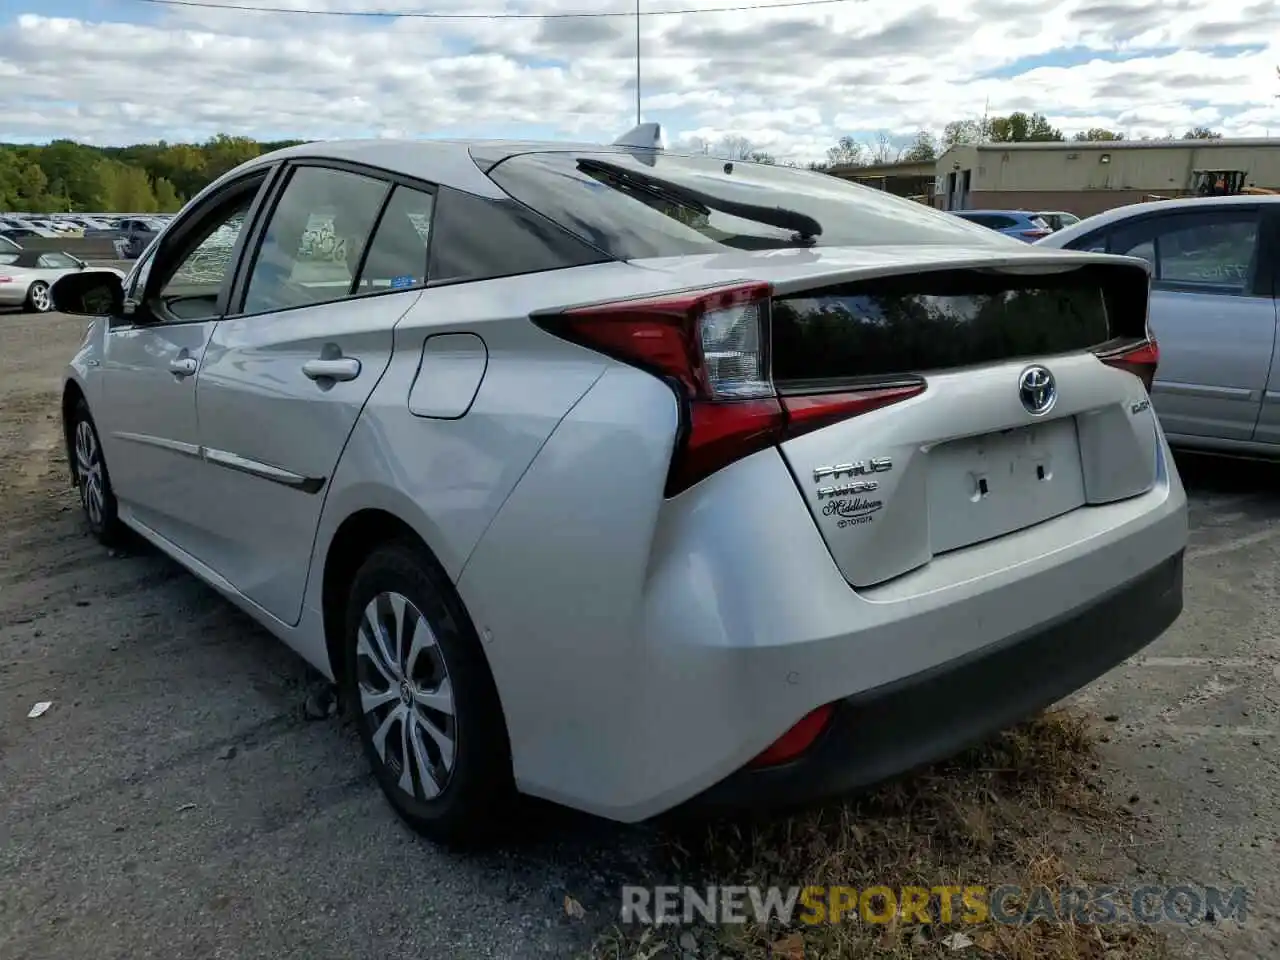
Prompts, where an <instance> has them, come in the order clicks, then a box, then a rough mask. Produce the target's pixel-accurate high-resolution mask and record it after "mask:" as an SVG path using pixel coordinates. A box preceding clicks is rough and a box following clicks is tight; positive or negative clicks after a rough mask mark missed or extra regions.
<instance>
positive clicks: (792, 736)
mask: <svg viewBox="0 0 1280 960" xmlns="http://www.w3.org/2000/svg"><path fill="white" fill-rule="evenodd" d="M833 713H835V708H833V707H832V706H831V704H829V703H827V704H823V705H822V706H820V707H819V708H818V709H817V710H814V711H812V712H811V713H806V714H805V715H804V716H803V717H801V718H800V720H799V722H797V723H796V724H795V726H793V727H792V728H791V729H790V730H788V731H787V732H786V733H784V734H783V735H782V736H780V737H779V738H778V739H777V740H775V741H773V743H772V744H770V745H769V746H768V747H766V748H765V750H764V752H763V753H761V754H759V755H758V756H757V757H756V758H755V759H754V760H752V761H751V762H750V763H749V764H747V766H749V767H757V768H758V767H776V766H778V765H780V764H783V763H790V762H791V761H792V760H794V759H796V758H797V757H798V756H800V755H801V754H802V753H804V752H805V751H806V750H808V749H809V748H810V747H811V746H813V744H814V741H816V740H817V739H818V737H819V736H821V734H822V731H824V730H826V729H827V724H829V723H830V722H831V716H832V714H833Z"/></svg>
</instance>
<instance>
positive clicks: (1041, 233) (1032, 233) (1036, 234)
mask: <svg viewBox="0 0 1280 960" xmlns="http://www.w3.org/2000/svg"><path fill="white" fill-rule="evenodd" d="M1051 233H1053V231H1052V230H1023V231H1022V235H1023V236H1024V237H1026V238H1027V239H1028V240H1039V239H1040V238H1041V237H1047V236H1049V234H1051Z"/></svg>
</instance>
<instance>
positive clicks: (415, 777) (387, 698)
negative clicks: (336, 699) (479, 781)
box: [356, 592, 458, 800]
mask: <svg viewBox="0 0 1280 960" xmlns="http://www.w3.org/2000/svg"><path fill="white" fill-rule="evenodd" d="M356 670H357V677H356V680H357V688H358V691H359V695H360V711H361V713H362V714H363V715H364V717H365V722H366V723H367V724H368V729H369V731H370V738H371V740H372V743H373V749H374V751H375V753H376V754H377V756H378V758H379V760H380V761H381V762H382V763H383V764H384V765H385V766H386V767H387V769H388V771H389V772H390V773H392V774H393V777H394V779H395V780H396V783H397V784H398V785H399V788H400V789H401V790H402V791H404V792H405V793H406V794H408V795H409V796H410V797H413V798H415V799H417V800H431V799H434V798H435V797H438V796H439V795H440V794H441V793H442V792H443V791H444V789H445V788H446V787H447V786H448V785H449V779H450V777H451V775H452V773H453V768H454V763H455V760H456V757H457V739H458V736H457V720H456V718H455V710H454V699H453V687H452V684H451V683H450V679H449V670H448V667H447V666H446V665H445V662H444V656H443V653H442V652H441V649H440V645H439V644H438V643H437V642H436V636H435V633H434V632H433V631H432V629H431V626H430V624H428V623H427V620H426V618H425V617H424V616H423V615H422V612H421V611H420V610H418V608H417V607H416V606H414V605H413V603H412V602H411V601H410V600H409V599H408V598H407V597H405V596H404V595H402V594H399V593H394V592H384V593H380V594H378V595H377V596H375V597H374V598H373V599H372V600H371V601H370V602H369V604H368V605H367V606H366V607H365V609H364V615H363V616H362V617H361V620H360V627H359V632H358V635H357V640H356Z"/></svg>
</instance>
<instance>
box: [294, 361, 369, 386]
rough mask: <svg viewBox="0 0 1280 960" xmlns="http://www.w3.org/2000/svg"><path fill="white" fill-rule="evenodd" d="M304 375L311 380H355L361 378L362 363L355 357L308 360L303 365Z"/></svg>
mask: <svg viewBox="0 0 1280 960" xmlns="http://www.w3.org/2000/svg"><path fill="white" fill-rule="evenodd" d="M302 373H303V375H304V376H306V377H308V378H309V379H311V380H338V381H346V380H354V379H355V378H356V377H358V376H360V361H359V360H357V359H356V358H355V357H338V358H337V359H335V360H308V361H307V362H306V363H304V364H303V365H302Z"/></svg>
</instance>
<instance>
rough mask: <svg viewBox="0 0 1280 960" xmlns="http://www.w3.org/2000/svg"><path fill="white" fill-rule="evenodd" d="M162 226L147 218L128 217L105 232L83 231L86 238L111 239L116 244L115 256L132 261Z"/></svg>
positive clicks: (158, 233)
mask: <svg viewBox="0 0 1280 960" xmlns="http://www.w3.org/2000/svg"><path fill="white" fill-rule="evenodd" d="M163 229H164V225H163V224H162V223H160V222H159V221H157V220H153V219H151V218H149V217H128V218H125V219H122V220H119V221H117V222H116V224H115V226H113V227H110V228H108V229H105V230H85V232H84V235H85V237H87V238H92V237H111V238H112V239H114V240H115V241H117V242H116V256H118V257H119V258H120V259H121V260H134V259H136V258H138V257H140V256H141V255H142V251H144V250H145V249H146V248H147V246H148V245H149V244H150V243H151V241H152V240H154V239H155V238H156V237H157V236H159V235H160V231H161V230H163Z"/></svg>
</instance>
